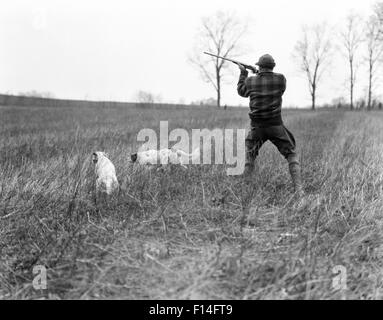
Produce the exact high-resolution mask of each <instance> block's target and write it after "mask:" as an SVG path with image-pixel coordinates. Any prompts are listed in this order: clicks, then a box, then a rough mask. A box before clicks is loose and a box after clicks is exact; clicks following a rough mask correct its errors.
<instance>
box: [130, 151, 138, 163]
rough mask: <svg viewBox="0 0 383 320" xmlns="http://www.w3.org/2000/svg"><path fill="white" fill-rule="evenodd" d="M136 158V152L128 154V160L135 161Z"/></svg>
mask: <svg viewBox="0 0 383 320" xmlns="http://www.w3.org/2000/svg"><path fill="white" fill-rule="evenodd" d="M137 158H138V154H137V153H133V154H131V155H130V161H131V162H133V163H135V162H136V161H137Z"/></svg>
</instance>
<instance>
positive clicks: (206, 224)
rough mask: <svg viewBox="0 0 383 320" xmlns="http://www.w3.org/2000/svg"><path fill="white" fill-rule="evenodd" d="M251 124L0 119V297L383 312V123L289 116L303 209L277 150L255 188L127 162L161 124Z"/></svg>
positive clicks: (149, 118)
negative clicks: (332, 302) (357, 303)
mask: <svg viewBox="0 0 383 320" xmlns="http://www.w3.org/2000/svg"><path fill="white" fill-rule="evenodd" d="M247 112H248V110H247V109H246V108H243V109H242V108H229V109H228V110H217V109H215V108H202V107H193V108H187V107H179V108H176V107H167V108H156V107H155V106H153V107H145V108H144V107H131V108H124V107H110V108H99V107H92V108H87V107H78V108H76V107H65V108H64V107H63V108H58V107H56V108H50V107H33V106H31V107H10V106H0V299H40V298H41V299H383V272H382V270H383V269H382V267H383V266H382V264H383V260H382V258H383V246H382V244H383V242H382V234H383V233H382V231H383V230H382V226H383V225H382V224H383V220H382V209H383V196H382V191H383V167H382V163H383V162H382V160H383V113H382V112H377V111H371V112H348V111H341V110H335V109H334V110H322V111H321V110H318V111H315V112H312V111H306V110H301V111H299V110H284V111H283V118H284V121H285V124H286V126H287V127H288V128H289V130H290V131H292V132H293V133H294V135H295V137H296V140H297V145H298V149H299V154H300V156H301V165H302V175H303V180H304V188H305V191H306V194H307V196H306V201H305V202H304V203H297V202H296V201H294V199H293V193H292V186H291V182H290V177H289V174H288V167H287V163H286V161H285V160H284V159H283V157H282V156H281V155H280V154H279V153H278V151H277V150H276V148H275V147H274V146H273V145H271V144H270V143H269V142H268V143H266V144H265V145H264V146H263V148H262V149H261V152H260V155H259V157H258V159H257V162H256V171H255V174H254V177H253V180H252V181H251V183H250V184H247V183H245V182H243V181H242V180H241V179H239V178H238V177H234V176H228V175H227V174H226V170H225V165H193V166H190V167H189V169H187V170H185V169H183V168H178V167H174V168H171V170H166V171H156V170H141V169H140V168H139V167H136V166H132V165H131V164H129V163H128V159H129V155H130V153H131V152H133V151H135V150H136V149H137V147H138V143H137V141H136V135H137V133H138V131H139V130H140V129H142V128H152V129H154V130H156V131H157V130H158V128H159V121H160V120H168V121H169V129H172V128H184V129H187V130H191V129H203V128H208V129H213V128H222V129H223V128H247V127H248V122H249V121H248V116H247ZM94 151H106V152H108V154H109V156H110V159H111V160H112V161H113V163H114V164H115V166H116V170H117V176H118V179H119V181H120V183H121V186H122V190H121V192H120V194H118V195H117V196H115V197H114V198H113V201H110V202H108V203H107V204H95V202H94V197H93V192H94V176H93V171H92V163H91V157H90V156H91V154H92V152H94ZM36 265H43V266H46V268H47V271H48V288H47V290H35V289H34V288H33V285H32V280H33V278H34V275H33V272H32V270H33V267H34V266H36ZM337 266H341V267H344V268H345V271H346V276H347V281H346V287H342V288H339V287H337V286H336V285H334V279H336V277H337V275H336V274H335V271H334V270H337V269H336V268H337ZM334 268H335V269H334Z"/></svg>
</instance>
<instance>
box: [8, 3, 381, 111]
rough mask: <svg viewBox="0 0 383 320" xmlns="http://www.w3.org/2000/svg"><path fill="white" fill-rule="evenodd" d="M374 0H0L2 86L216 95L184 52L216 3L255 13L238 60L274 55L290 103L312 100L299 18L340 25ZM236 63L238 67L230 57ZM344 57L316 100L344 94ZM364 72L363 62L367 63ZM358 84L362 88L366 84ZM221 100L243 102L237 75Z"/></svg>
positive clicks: (169, 96) (109, 95) (94, 93)
mask: <svg viewBox="0 0 383 320" xmlns="http://www.w3.org/2000/svg"><path fill="white" fill-rule="evenodd" d="M373 3H375V1H373V0H321V1H314V0H288V1H287V0H269V1H265V0H263V1H258V0H231V1H227V0H225V1H223V0H193V1H190V0H189V1H183V0H140V1H138V0H137V1H132V0H128V1H127V0H121V1H119V0H102V1H101V0H99V1H97V0H86V1H85V0H82V1H79V0H65V1H58V0H40V1H38V0H35V1H30V0H25V1H20V0H16V1H15V0H2V1H1V11H0V41H1V50H0V92H1V93H5V92H11V93H14V94H16V93H18V92H26V91H31V90H37V91H50V92H52V93H53V94H54V95H55V96H56V97H59V98H76V99H78V98H79V99H83V98H87V99H94V100H99V99H101V100H105V99H106V100H109V99H111V100H123V101H131V100H132V99H133V98H134V96H135V93H136V92H137V91H138V90H146V91H150V92H153V93H155V94H160V95H161V96H162V97H163V99H164V100H165V101H168V102H178V101H180V99H184V100H185V102H186V103H189V102H190V101H194V100H198V99H203V98H209V97H214V96H215V93H214V90H213V88H212V87H211V85H209V84H207V83H205V82H204V81H203V80H202V79H201V78H200V75H199V72H198V71H197V70H196V69H194V67H193V66H191V65H190V64H189V63H188V61H187V56H188V53H189V52H191V51H192V49H193V45H194V41H195V34H196V32H197V30H198V27H199V26H200V24H201V18H202V17H204V16H209V15H211V14H213V13H214V12H216V11H217V10H230V11H235V12H236V14H237V15H238V16H239V17H240V18H241V19H250V20H251V23H252V26H253V27H252V29H253V32H252V33H251V34H248V35H247V38H246V42H247V46H248V48H249V50H248V51H247V52H246V53H245V54H244V55H243V57H241V59H240V60H241V61H243V62H248V63H254V62H255V61H256V60H257V59H258V57H259V56H260V55H262V54H264V53H270V54H272V55H273V56H274V58H275V60H276V63H277V66H276V69H275V71H276V72H281V73H284V74H285V75H286V78H287V91H286V94H285V97H284V105H285V106H307V105H308V104H309V103H310V97H309V93H308V88H307V84H306V82H305V80H304V78H303V77H302V75H301V74H300V72H299V71H298V68H297V65H296V63H294V60H293V59H292V58H291V56H292V52H293V48H294V45H295V43H296V42H297V40H298V39H299V37H300V35H301V26H302V24H312V23H315V22H322V21H323V20H327V21H329V23H330V24H331V25H333V26H334V30H335V28H336V27H337V26H340V25H342V23H343V22H344V18H345V16H346V15H347V14H348V13H349V12H350V10H353V11H354V12H355V13H360V14H362V15H365V16H366V15H368V14H369V12H370V11H371V7H372V5H373ZM232 68H233V70H234V72H235V73H236V72H237V67H236V66H235V65H233V66H232ZM346 68H347V65H346V63H345V61H343V60H342V59H340V57H338V58H337V59H336V60H335V63H334V64H333V66H332V68H331V69H330V70H329V71H328V72H327V73H326V75H325V77H324V79H323V85H322V87H321V88H319V95H320V97H319V98H320V99H319V102H320V103H321V102H325V101H329V100H331V99H332V98H334V97H338V96H341V95H345V93H346V91H345V83H344V81H345V79H344V77H345V76H346V72H347V69H346ZM362 71H363V70H362ZM365 77H366V76H365V74H364V73H363V72H361V74H360V77H359V79H360V78H363V79H361V80H360V81H359V82H358V83H357V91H358V96H359V95H361V94H363V92H364V90H365V86H366V82H365V80H364V78H365ZM229 80H230V81H229V82H230V83H231V84H230V83H229V84H228V85H226V86H225V87H224V90H223V98H222V99H223V103H227V104H230V105H235V104H242V105H247V101H246V99H243V98H240V97H238V96H237V93H236V82H237V78H236V77H233V78H232V79H229Z"/></svg>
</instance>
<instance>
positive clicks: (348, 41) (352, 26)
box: [340, 14, 363, 110]
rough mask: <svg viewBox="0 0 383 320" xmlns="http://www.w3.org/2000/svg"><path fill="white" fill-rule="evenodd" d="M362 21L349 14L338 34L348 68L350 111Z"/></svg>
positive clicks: (358, 17) (352, 105)
mask: <svg viewBox="0 0 383 320" xmlns="http://www.w3.org/2000/svg"><path fill="white" fill-rule="evenodd" d="M361 22H362V19H361V17H360V16H358V15H356V14H349V15H348V16H347V18H346V27H345V28H344V30H342V31H341V32H340V40H341V41H340V43H341V45H342V47H343V49H344V54H345V56H346V58H347V61H348V66H349V71H350V74H349V85H350V86H349V94H350V109H351V110H353V109H354V88H355V82H356V74H357V69H358V65H359V64H358V62H357V61H356V59H357V53H358V50H359V48H360V45H361V43H362V42H363V33H362V31H363V30H362V28H361Z"/></svg>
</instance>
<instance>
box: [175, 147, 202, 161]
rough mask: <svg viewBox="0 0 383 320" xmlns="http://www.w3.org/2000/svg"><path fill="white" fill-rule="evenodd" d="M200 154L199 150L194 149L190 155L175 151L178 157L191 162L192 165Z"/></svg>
mask: <svg viewBox="0 0 383 320" xmlns="http://www.w3.org/2000/svg"><path fill="white" fill-rule="evenodd" d="M200 153H201V152H200V148H196V149H195V150H194V151H193V152H192V153H186V152H185V151H182V150H177V155H178V157H180V158H181V157H184V158H188V159H189V160H191V161H192V163H194V162H195V161H196V160H197V159H199V158H200Z"/></svg>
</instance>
